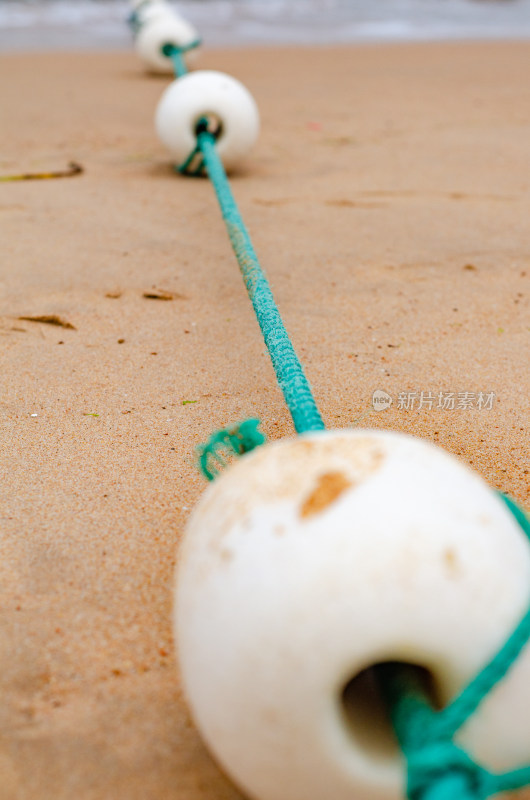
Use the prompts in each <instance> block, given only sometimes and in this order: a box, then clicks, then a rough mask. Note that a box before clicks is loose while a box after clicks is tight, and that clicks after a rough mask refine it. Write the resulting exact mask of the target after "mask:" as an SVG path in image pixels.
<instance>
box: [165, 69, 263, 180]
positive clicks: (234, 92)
mask: <svg viewBox="0 0 530 800" xmlns="http://www.w3.org/2000/svg"><path fill="white" fill-rule="evenodd" d="M201 117H208V118H210V119H212V118H213V119H214V120H215V122H216V124H218V126H219V134H218V138H217V141H216V148H217V152H218V154H219V156H220V158H221V160H222V161H223V164H224V166H225V168H226V169H227V170H230V169H232V168H233V167H235V166H236V165H237V164H239V162H240V161H241V160H242V159H243V158H244V157H245V156H246V155H247V154H248V152H249V151H250V150H251V148H252V147H253V145H254V144H255V142H256V139H257V138H258V134H259V112H258V108H257V105H256V103H255V101H254V98H253V97H252V95H251V94H250V92H249V91H248V90H247V89H246V88H245V87H244V86H243V84H242V83H240V82H239V81H237V80H236V79H235V78H232V77H231V76H230V75H225V74H224V73H222V72H214V71H205V70H203V71H199V72H193V73H190V74H189V75H185V76H184V77H182V78H179V79H178V80H176V81H174V82H173V83H172V84H171V85H170V86H169V87H168V88H167V89H166V91H165V92H164V94H163V95H162V98H161V100H160V102H159V104H158V108H157V110H156V117H155V124H156V130H157V133H158V135H159V137H160V139H161V140H162V142H163V143H164V144H165V145H166V147H167V148H168V150H169V152H170V153H171V155H172V156H173V158H174V159H175V162H176V163H177V164H181V163H182V162H183V161H185V159H186V158H187V157H188V156H189V154H190V153H191V152H192V150H193V148H194V147H195V145H196V143H197V136H196V129H197V124H198V122H199V120H200V119H201Z"/></svg>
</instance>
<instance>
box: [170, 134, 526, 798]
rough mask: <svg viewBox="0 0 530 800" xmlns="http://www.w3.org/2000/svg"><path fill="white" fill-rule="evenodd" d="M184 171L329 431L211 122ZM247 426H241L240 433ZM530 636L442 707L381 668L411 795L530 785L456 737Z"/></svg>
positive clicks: (235, 442)
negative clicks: (216, 208) (215, 217)
mask: <svg viewBox="0 0 530 800" xmlns="http://www.w3.org/2000/svg"><path fill="white" fill-rule="evenodd" d="M178 169H179V171H180V172H186V173H188V174H194V175H198V174H202V172H203V170H204V169H206V171H207V173H208V176H209V178H210V180H211V181H212V184H213V186H214V189H215V192H216V195H217V199H218V202H219V205H220V208H221V212H222V215H223V219H224V221H225V224H226V228H227V231H228V235H229V237H230V241H231V243H232V247H233V249H234V252H235V254H236V257H237V260H238V263H239V266H240V269H241V272H242V275H243V278H244V281H245V284H246V287H247V291H248V294H249V297H250V299H251V301H252V305H253V307H254V311H255V313H256V317H257V319H258V322H259V325H260V328H261V331H262V334H263V337H264V339H265V343H266V345H267V348H268V350H269V354H270V357H271V360H272V364H273V367H274V370H275V372H276V376H277V379H278V383H279V385H280V387H281V389H282V392H283V394H284V397H285V401H286V403H287V406H288V408H289V411H290V412H291V416H292V418H293V422H294V426H295V429H296V431H297V432H298V433H304V432H308V431H316V430H323V429H324V424H323V422H322V418H321V416H320V413H319V411H318V408H317V406H316V403H315V400H314V398H313V395H312V393H311V389H310V387H309V383H308V381H307V379H306V377H305V374H304V372H303V368H302V365H301V364H300V361H299V360H298V357H297V355H296V353H295V351H294V348H293V346H292V344H291V341H290V339H289V336H288V334H287V331H286V329H285V327H284V324H283V321H282V318H281V316H280V313H279V311H278V308H277V306H276V303H275V301H274V298H273V295H272V292H271V289H270V286H269V283H268V281H267V279H266V277H265V275H264V273H263V271H262V269H261V266H260V264H259V262H258V259H257V256H256V253H255V251H254V247H253V245H252V242H251V239H250V236H249V233H248V231H247V229H246V227H245V224H244V222H243V219H242V217H241V214H240V212H239V209H238V207H237V204H236V202H235V199H234V196H233V194H232V191H231V188H230V184H229V182H228V179H227V177H226V173H225V170H224V167H223V165H222V162H221V159H220V157H219V155H218V153H217V150H216V147H215V135H214V134H213V133H211V132H210V131H209V130H208V121H207V120H201V122H200V123H199V125H198V127H197V146H196V148H195V150H194V151H193V152H192V153H191V154H190V156H189V157H188V159H187V160H186V161H185V163H184V164H183V165H182V166H181V167H179V168H178ZM190 170H191V172H190ZM250 423H253V424H255V423H256V420H248V421H247V423H243V424H250ZM243 424H242V425H243ZM242 425H240V426H239V433H240V432H241V427H242ZM256 433H257V434H258V435H261V434H259V432H258V431H257V426H256V427H255V428H254V431H253V433H251V434H250V436H249V440H248V442H247V444H250V447H249V449H252V447H254V446H256V445H257V444H259V442H258V441H256V440H255V439H254V435H255V434H256ZM233 435H234V431H233V430H232V431H231V430H230V429H227V430H224V431H219V432H218V433H217V434H214V435H213V437H212V438H211V439H210V441H209V442H208V444H207V445H205V446H204V447H203V448H202V449H201V451H200V458H201V466H202V469H203V472H204V473H205V474H206V475H207V477H209V478H210V479H213V478H214V477H215V474H216V473H215V472H214V471H212V470H211V469H210V468H209V467H208V459H209V458H210V457H212V456H213V457H215V458H217V460H218V461H219V460H220V459H219V456H218V453H217V448H218V447H219V446H225V447H229V448H230V447H231V448H232V450H234V451H235V452H245V449H244V447H242V442H241V438H239V437H238V433H237V431H236V432H235V439H233ZM238 448H239V449H238ZM221 463H222V462H221ZM501 496H502V498H503V500H504V502H505V503H506V505H507V507H508V509H509V510H510V511H511V513H512V514H513V516H514V518H515V520H516V522H517V523H518V524H519V525H520V526H521V528H522V530H523V531H524V533H525V534H526V535H527V537H528V538H530V522H529V520H528V519H527V517H526V515H525V513H524V512H523V510H522V509H521V508H519V506H518V505H517V504H516V503H515V502H514V501H513V500H510V499H509V498H507V497H506V496H504V495H501ZM529 638H530V608H529V609H528V611H527V613H526V614H525V616H524V617H523V619H522V621H521V622H520V623H519V625H518V626H517V627H516V629H515V630H514V632H513V633H512V635H511V636H510V637H509V639H508V640H507V642H506V643H505V644H504V646H503V647H502V648H501V649H500V651H499V652H498V653H497V655H496V656H494V658H493V659H492V660H491V661H490V663H489V664H487V665H486V666H485V667H484V668H483V669H482V670H481V671H480V673H479V674H478V675H477V676H476V678H475V679H474V680H472V681H471V683H470V684H469V685H468V686H467V687H466V688H465V689H464V690H463V691H462V692H461V694H460V695H459V696H458V697H457V698H456V699H455V700H453V702H452V703H450V705H449V706H447V707H446V708H445V709H443V710H442V711H436V710H435V709H434V708H433V706H432V703H431V698H430V695H429V692H428V691H427V689H426V688H425V687H424V686H423V684H422V682H421V680H420V679H419V673H418V670H417V669H416V668H415V667H413V666H411V665H407V664H392V663H390V664H382V665H378V666H377V667H374V675H375V678H376V681H377V683H378V685H379V688H380V691H381V693H382V695H383V697H384V699H385V700H386V703H387V707H388V709H389V713H390V717H391V721H392V725H393V727H394V730H395V733H396V736H397V739H398V741H399V744H400V746H401V749H402V751H403V755H404V756H405V759H406V762H407V797H408V798H409V800H486V798H489V797H491V796H492V795H494V794H497V793H498V792H500V791H507V790H516V789H519V788H522V787H523V786H526V785H530V766H528V767H523V768H521V769H518V770H512V771H510V772H506V773H504V774H501V775H496V774H494V773H491V772H489V771H488V770H486V769H484V767H482V766H481V765H479V764H477V763H476V762H475V761H474V760H473V759H472V758H471V757H470V756H469V755H468V754H467V753H466V752H465V751H464V750H462V749H461V748H460V747H458V745H456V744H455V742H454V741H453V739H454V736H455V734H456V733H457V732H458V730H459V729H460V728H461V727H462V725H463V724H464V723H465V722H466V720H467V719H468V718H469V717H470V715H471V714H473V713H474V712H475V711H476V709H477V708H478V707H479V705H480V704H481V703H482V701H483V700H484V699H485V698H486V696H487V695H488V694H489V692H490V691H491V690H492V689H493V687H494V686H495V685H496V684H497V683H498V682H499V681H500V680H502V679H503V678H504V677H505V675H506V674H507V672H508V670H509V669H510V667H511V666H512V664H513V663H514V661H515V659H516V658H517V657H518V656H519V654H520V653H521V650H522V649H523V648H524V647H525V646H526V644H527V643H528V640H529Z"/></svg>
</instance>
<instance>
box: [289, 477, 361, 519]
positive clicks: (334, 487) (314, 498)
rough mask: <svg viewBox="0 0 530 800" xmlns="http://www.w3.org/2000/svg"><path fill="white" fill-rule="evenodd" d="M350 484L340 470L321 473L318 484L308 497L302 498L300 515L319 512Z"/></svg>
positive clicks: (308, 515) (304, 515)
mask: <svg viewBox="0 0 530 800" xmlns="http://www.w3.org/2000/svg"><path fill="white" fill-rule="evenodd" d="M351 485H352V483H351V481H349V480H348V479H347V478H346V477H345V476H344V475H343V474H342V472H326V473H324V475H321V476H320V478H319V480H318V484H317V486H316V488H315V489H313V491H312V492H311V494H310V495H309V497H307V498H306V500H304V502H303V504H302V507H301V508H300V516H301V517H303V518H305V517H311V516H312V515H313V514H319V513H320V512H321V511H324V509H325V508H327V506H329V505H330V504H331V503H333V502H334V501H335V500H336V499H337V498H338V497H340V495H341V494H342V493H343V492H345V491H346V489H348V488H349V487H350V486H351Z"/></svg>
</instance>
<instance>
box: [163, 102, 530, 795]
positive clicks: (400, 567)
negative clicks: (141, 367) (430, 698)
mask: <svg viewBox="0 0 530 800" xmlns="http://www.w3.org/2000/svg"><path fill="white" fill-rule="evenodd" d="M202 112H203V109H201V111H200V112H197V113H202ZM190 128H191V129H192V128H193V125H192V124H190ZM190 136H191V132H190ZM186 149H187V146H186V147H184V151H183V152H185V151H186ZM181 155H182V152H179V156H178V157H179V158H180V157H181ZM529 594H530V547H529V543H528V540H527V538H526V537H525V535H524V533H523V531H522V530H521V528H520V526H519V525H518V524H517V522H516V521H515V519H514V517H513V516H512V515H511V514H510V512H509V511H508V509H507V508H506V507H505V505H504V503H503V502H502V500H501V499H500V498H499V497H498V496H497V495H496V493H495V492H493V491H492V490H491V489H490V488H489V487H488V486H487V485H486V484H485V483H484V482H483V481H482V480H481V478H480V477H478V476H477V475H476V474H474V473H473V472H472V471H471V470H469V469H468V468H467V467H465V466H464V465H462V464H461V463H460V462H459V461H457V460H456V459H455V458H453V457H452V456H450V455H448V454H447V453H446V452H444V451H443V450H441V449H438V448H435V447H433V446H432V445H430V444H428V443H425V442H423V441H421V440H419V439H415V438H413V437H408V436H404V435H399V434H394V433H388V432H382V431H331V432H326V433H318V434H311V435H304V436H301V437H299V438H297V439H292V440H283V441H279V442H276V443H273V444H267V445H264V446H263V447H260V448H258V449H256V450H254V451H253V452H252V453H249V454H247V455H246V456H244V457H242V458H241V459H240V460H239V461H238V462H237V463H236V464H234V465H233V466H231V467H230V468H228V469H227V470H226V471H225V472H224V473H223V474H222V475H221V476H220V477H218V478H217V479H216V480H215V481H214V482H213V483H212V484H211V485H210V486H209V488H208V489H207V491H206V492H205V494H204V496H203V497H202V499H201V501H200V502H199V504H198V506H197V508H196V509H195V511H194V512H193V514H192V516H191V519H190V522H189V525H188V528H187V531H186V535H185V541H184V545H183V547H182V550H181V553H180V563H179V568H178V575H177V586H176V614H175V634H176V641H177V647H178V656H179V660H180V666H181V671H182V680H183V685H184V688H185V692H186V694H187V697H188V700H189V704H190V707H191V711H192V714H193V717H194V719H195V721H196V723H197V725H198V728H199V730H200V731H201V732H202V735H203V737H204V739H205V741H206V743H207V744H208V745H209V747H210V749H211V751H212V753H213V754H214V756H215V757H216V758H217V759H218V761H219V763H220V765H221V766H222V767H223V768H224V770H226V772H227V773H228V774H229V775H230V776H231V777H232V778H233V780H234V781H235V782H236V783H237V784H238V785H239V786H240V787H241V788H242V790H243V791H244V792H246V793H248V795H249V796H250V797H252V798H257V799H258V800H322V798H326V797H329V798H333V800H352V798H355V800H397V798H400V797H402V794H403V786H404V776H403V765H402V759H401V757H400V754H399V752H398V749H397V746H396V745H395V743H394V741H393V738H392V735H391V733H390V732H389V725H388V723H387V721H386V717H385V716H384V714H383V712H382V711H381V709H380V705H379V703H378V701H377V697H376V695H375V693H374V692H372V691H371V689H370V684H369V680H368V678H367V673H366V669H367V668H369V667H370V666H373V665H374V664H377V663H382V662H386V661H401V662H407V663H412V664H416V665H419V666H421V667H424V668H425V669H426V670H428V672H429V673H430V674H431V676H432V678H433V681H434V684H435V686H436V689H437V694H438V696H439V698H440V700H441V702H442V703H445V702H447V701H448V700H449V699H450V698H452V697H453V696H454V695H455V693H457V692H458V691H460V690H461V689H462V688H463V687H464V686H466V685H467V683H468V682H469V681H470V680H471V679H472V678H473V677H474V676H475V675H476V674H477V673H478V672H479V671H480V669H481V668H482V667H483V666H484V665H485V663H486V662H487V661H488V660H489V659H490V658H491V657H492V656H493V655H494V654H495V653H496V652H497V651H498V649H499V648H500V647H501V645H502V644H503V643H504V641H505V640H506V639H507V638H508V636H509V635H510V634H511V632H512V629H513V628H514V627H515V625H516V624H517V623H518V622H519V620H520V618H521V617H522V616H523V614H524V612H525V610H526V608H527V606H528V602H529ZM529 702H530V648H526V650H525V651H524V652H523V654H522V655H521V656H520V658H519V659H518V661H517V662H516V664H515V665H514V666H513V668H512V670H511V671H510V672H509V674H508V676H507V677H506V679H505V680H504V681H503V682H502V683H501V684H500V685H499V686H498V687H497V688H496V689H495V690H494V691H493V692H492V693H491V695H490V696H489V697H488V698H487V699H486V700H485V701H484V703H483V704H482V705H481V706H480V708H479V710H478V711H477V712H476V714H475V715H474V716H473V717H472V718H471V720H470V721H469V723H468V724H467V725H466V727H465V729H464V730H463V731H462V734H461V736H460V737H459V741H461V742H462V743H463V744H464V746H465V747H466V748H467V749H468V750H469V752H470V753H471V754H472V755H473V756H475V757H477V758H478V759H480V760H482V762H483V763H485V765H488V766H490V767H491V768H493V769H498V770H503V769H507V768H511V767H515V766H519V765H520V764H522V763H526V762H527V761H528V760H529V757H530V714H528V707H529Z"/></svg>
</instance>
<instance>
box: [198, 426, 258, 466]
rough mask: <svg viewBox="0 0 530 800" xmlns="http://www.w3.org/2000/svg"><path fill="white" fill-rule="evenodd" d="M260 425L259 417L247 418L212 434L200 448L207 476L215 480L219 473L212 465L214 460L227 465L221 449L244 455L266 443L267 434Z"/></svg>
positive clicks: (200, 461)
mask: <svg viewBox="0 0 530 800" xmlns="http://www.w3.org/2000/svg"><path fill="white" fill-rule="evenodd" d="M258 426H259V419H246V420H245V421H244V422H239V423H236V424H235V425H230V427H228V428H223V429H222V430H220V431H217V433H214V434H212V436H210V438H209V440H208V442H207V443H206V444H204V445H201V446H200V447H199V448H198V451H199V464H200V468H201V471H202V474H203V475H204V476H205V478H207V479H208V480H209V481H213V480H214V478H216V477H217V475H218V470H217V469H216V468H215V467H211V466H210V463H211V461H212V460H214V461H217V463H218V464H219V465H220V466H222V467H223V466H225V462H224V460H223V458H222V456H221V454H220V452H219V451H220V450H228V451H229V452H232V453H235V454H236V455H238V456H242V455H243V454H244V453H249V452H250V451H251V450H254V448H255V447H259V445H261V444H264V443H265V436H264V435H263V434H262V433H261V431H259V430H258Z"/></svg>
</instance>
